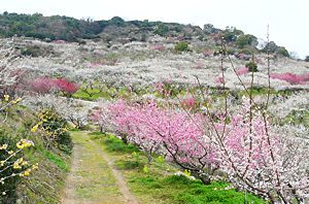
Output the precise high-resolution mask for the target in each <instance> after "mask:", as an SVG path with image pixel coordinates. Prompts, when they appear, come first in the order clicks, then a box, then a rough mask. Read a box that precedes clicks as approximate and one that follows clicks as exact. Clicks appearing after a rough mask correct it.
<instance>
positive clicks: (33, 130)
mask: <svg viewBox="0 0 309 204" xmlns="http://www.w3.org/2000/svg"><path fill="white" fill-rule="evenodd" d="M38 127H39V125H38V124H37V125H35V126H33V127H32V129H31V132H36V130H37V129H38Z"/></svg>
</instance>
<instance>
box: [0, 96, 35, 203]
mask: <svg viewBox="0 0 309 204" xmlns="http://www.w3.org/2000/svg"><path fill="white" fill-rule="evenodd" d="M20 101H21V98H18V99H11V97H10V96H9V95H4V96H3V97H2V100H0V111H1V117H0V203H8V202H11V199H12V198H13V197H14V196H13V194H14V192H15V188H16V185H17V184H18V182H19V181H20V179H21V178H23V177H27V176H30V175H31V173H32V172H33V171H34V170H36V169H37V168H38V164H37V163H36V164H31V162H29V161H27V160H26V159H25V157H24V152H25V151H27V150H26V149H29V148H31V147H32V146H34V143H33V141H32V140H29V139H25V138H21V136H18V135H11V134H10V133H8V132H7V130H5V128H6V123H8V122H7V120H8V115H9V113H10V110H11V108H12V107H13V106H15V104H17V103H18V102H20Z"/></svg>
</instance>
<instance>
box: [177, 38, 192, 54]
mask: <svg viewBox="0 0 309 204" xmlns="http://www.w3.org/2000/svg"><path fill="white" fill-rule="evenodd" d="M175 50H176V51H177V52H183V51H188V50H189V44H188V43H187V42H185V41H181V42H178V43H177V44H176V45H175Z"/></svg>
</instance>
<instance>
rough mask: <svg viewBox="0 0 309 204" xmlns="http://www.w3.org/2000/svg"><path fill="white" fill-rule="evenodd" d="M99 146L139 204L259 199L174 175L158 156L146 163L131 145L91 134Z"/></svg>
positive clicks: (222, 185)
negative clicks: (106, 153)
mask: <svg viewBox="0 0 309 204" xmlns="http://www.w3.org/2000/svg"><path fill="white" fill-rule="evenodd" d="M92 139H95V140H97V141H100V143H101V144H102V145H103V148H104V149H105V151H106V152H108V154H109V155H110V156H111V157H112V158H113V160H114V161H115V164H116V166H117V168H118V169H119V170H120V171H121V173H122V174H123V175H124V177H125V179H126V180H127V182H128V186H129V188H130V190H131V191H132V192H133V193H134V194H135V196H136V197H137V198H138V199H139V200H140V201H141V202H142V203H143V204H152V203H156V204H163V203H169V204H206V203H207V204H219V203H222V204H231V203H233V204H238V203H239V204H243V203H246V202H245V200H247V203H252V204H260V203H264V201H263V200H261V199H260V198H257V197H255V196H253V195H250V194H245V193H244V192H239V191H236V190H235V189H232V188H230V185H229V184H228V183H224V182H212V183H211V185H203V184H202V182H200V181H199V180H191V179H189V178H187V177H186V176H178V175H175V173H176V172H178V171H179V169H178V168H177V167H176V166H174V165H173V164H169V163H166V162H164V160H163V159H162V157H160V156H159V157H156V158H154V160H153V162H152V163H151V164H150V165H149V164H147V158H146V156H145V155H144V153H143V152H140V151H139V150H138V149H137V148H136V147H134V146H133V145H132V144H129V145H126V144H125V143H123V142H122V141H121V140H120V139H118V138H117V137H115V136H113V135H109V134H101V135H100V134H98V133H96V134H95V137H92Z"/></svg>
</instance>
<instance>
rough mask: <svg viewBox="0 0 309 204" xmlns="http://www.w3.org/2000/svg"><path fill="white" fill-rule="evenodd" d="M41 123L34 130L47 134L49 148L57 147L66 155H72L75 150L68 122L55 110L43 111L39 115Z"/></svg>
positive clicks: (46, 144) (45, 139)
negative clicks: (68, 129)
mask: <svg viewBox="0 0 309 204" xmlns="http://www.w3.org/2000/svg"><path fill="white" fill-rule="evenodd" d="M38 118H39V122H38V124H37V125H35V126H34V127H33V128H32V131H33V132H35V131H36V130H37V129H38V128H39V129H40V130H43V131H44V132H45V133H46V134H45V136H44V138H43V139H44V141H45V146H46V147H47V148H50V147H53V146H56V147H57V148H59V149H60V150H62V151H64V152H65V153H68V154H69V153H71V150H72V148H73V142H72V138H71V136H70V134H69V132H68V131H67V127H68V123H67V121H66V120H65V119H64V118H62V117H61V116H60V115H58V114H57V113H56V112H55V111H54V110H43V111H41V112H40V113H39V114H38Z"/></svg>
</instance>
